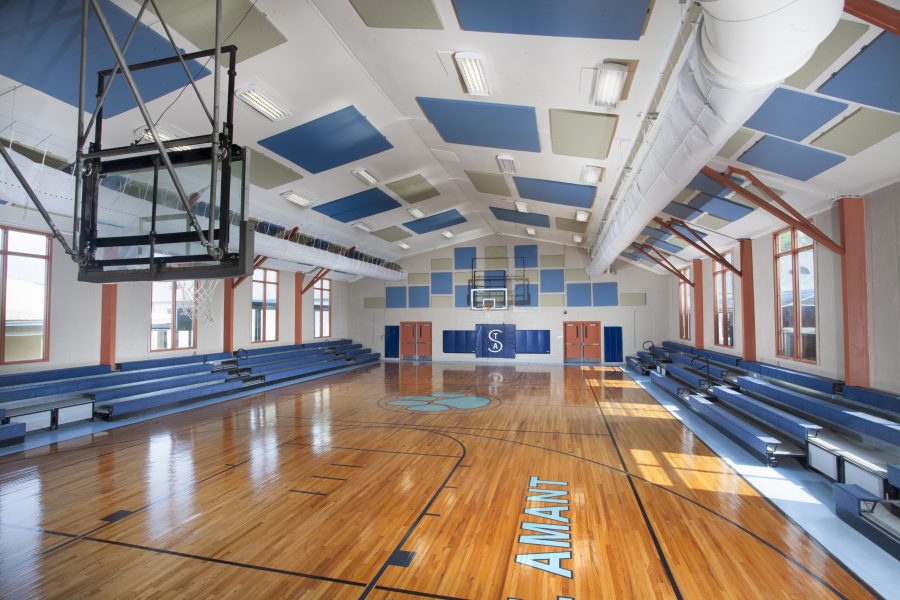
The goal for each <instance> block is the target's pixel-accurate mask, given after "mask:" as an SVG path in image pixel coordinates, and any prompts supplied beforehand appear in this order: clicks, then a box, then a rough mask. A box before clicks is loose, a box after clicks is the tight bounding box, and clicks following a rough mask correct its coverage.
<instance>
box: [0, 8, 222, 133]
mask: <svg viewBox="0 0 900 600" xmlns="http://www.w3.org/2000/svg"><path fill="white" fill-rule="evenodd" d="M100 8H101V9H102V10H103V13H104V15H105V16H106V19H107V21H108V22H109V26H110V29H112V31H113V34H114V35H115V36H116V37H117V39H118V41H119V43H120V44H121V43H122V41H123V40H124V39H125V37H126V36H127V35H128V31H129V30H130V29H131V25H132V24H133V23H134V17H133V16H131V15H130V14H128V13H127V12H126V11H124V10H122V9H121V8H119V7H118V6H116V5H115V4H113V3H112V2H110V0H100ZM90 15H91V16H90V20H89V22H88V37H87V46H88V52H87V59H88V64H87V74H88V90H93V89H94V88H95V87H96V81H97V71H100V70H103V69H109V68H112V67H113V66H114V65H115V64H116V59H115V56H114V55H113V53H112V50H111V49H110V47H109V44H108V43H107V41H106V36H105V35H104V34H103V30H102V29H101V28H100V25H99V22H98V21H97V18H96V16H95V15H94V12H93V11H91V13H90ZM0 23H2V35H0V73H2V74H3V75H5V76H6V77H9V78H10V79H14V80H16V81H18V82H20V83H23V84H25V85H28V86H30V87H33V88H35V89H38V90H40V91H42V92H44V93H45V94H47V95H49V96H53V97H54V98H56V99H58V100H61V101H62V102H65V103H67V104H70V105H72V106H78V71H79V65H80V57H81V1H80V0H56V1H55V2H49V1H45V2H21V1H19V2H0ZM171 55H172V46H171V45H170V44H169V42H168V40H166V39H165V38H164V37H162V36H161V35H159V34H157V33H156V32H155V31H153V30H152V29H150V28H149V27H147V26H145V25H139V26H138V28H137V30H136V32H135V34H134V38H133V39H132V41H131V44H130V45H129V47H128V52H127V54H126V59H127V60H128V62H129V63H139V62H145V61H149V60H153V59H157V58H164V57H167V56H171ZM187 65H188V68H189V69H190V71H191V74H192V75H193V76H194V78H195V79H200V78H203V77H206V76H207V75H209V70H207V69H204V68H203V66H202V65H201V64H200V63H199V62H197V61H193V60H192V61H188V62H187ZM133 75H134V78H135V81H137V84H138V89H139V90H140V92H141V97H142V98H143V100H144V101H145V102H149V101H151V100H155V99H156V98H159V97H160V96H164V95H165V94H168V93H169V92H172V91H174V90H177V89H180V88H182V87H183V86H185V85H187V84H188V79H187V77H186V76H185V74H184V71H183V70H182V68H181V65H179V64H171V65H166V66H164V67H155V68H152V69H146V70H142V71H135V72H134V73H133ZM86 96H87V103H86V108H88V109H89V110H93V107H94V105H95V100H94V99H93V97H92V93H91V92H90V91H89V92H88V93H87V94H86ZM136 106H137V104H136V103H135V101H134V96H132V95H131V91H130V90H129V89H128V86H127V85H126V83H125V81H124V80H123V78H122V77H121V76H120V77H117V78H116V80H115V81H114V82H113V85H112V87H111V88H110V91H109V95H108V96H107V98H106V101H105V102H104V105H103V116H104V117H107V118H109V117H113V116H115V115H118V114H121V113H123V112H125V111H127V110H130V109H132V108H135V107H136ZM137 118H138V121H140V117H139V116H138V117H137Z"/></svg>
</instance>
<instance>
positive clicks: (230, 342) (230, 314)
mask: <svg viewBox="0 0 900 600" xmlns="http://www.w3.org/2000/svg"><path fill="white" fill-rule="evenodd" d="M223 285H224V288H225V310H224V311H223V312H222V327H223V330H222V352H234V279H232V278H231V277H228V278H226V279H225V281H224V282H223Z"/></svg>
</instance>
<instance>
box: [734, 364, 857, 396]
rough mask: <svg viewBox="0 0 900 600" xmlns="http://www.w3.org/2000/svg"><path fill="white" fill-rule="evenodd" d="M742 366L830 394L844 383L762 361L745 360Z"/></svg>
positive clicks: (838, 389)
mask: <svg viewBox="0 0 900 600" xmlns="http://www.w3.org/2000/svg"><path fill="white" fill-rule="evenodd" d="M741 368H742V369H745V370H747V371H752V372H754V373H758V374H759V375H762V376H763V377H768V378H770V379H777V380H779V381H786V382H787V383H790V384H793V385H796V386H799V387H805V388H807V389H810V390H815V391H817V392H821V393H823V394H828V395H829V396H830V395H831V394H834V393H836V392H839V391H840V389H841V387H842V386H843V385H844V382H843V381H838V380H837V379H830V378H828V377H822V376H820V375H813V374H812V373H804V372H802V371H795V370H793V369H785V368H784V367H776V366H774V365H767V364H766V363H760V362H747V361H744V362H742V363H741Z"/></svg>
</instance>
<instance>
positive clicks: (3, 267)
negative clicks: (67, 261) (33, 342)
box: [0, 225, 53, 365]
mask: <svg viewBox="0 0 900 600" xmlns="http://www.w3.org/2000/svg"><path fill="white" fill-rule="evenodd" d="M10 231H18V232H20V233H27V234H29V235H41V236H43V237H45V238H47V254H45V255H41V254H28V253H27V252H11V251H10V250H9V232H10ZM0 236H2V245H0V365H24V364H28V363H39V362H48V361H49V360H50V297H51V294H50V286H51V282H52V280H53V277H52V272H51V271H52V268H53V238H52V237H51V236H50V234H48V233H44V232H43V231H32V230H30V229H22V228H19V227H9V226H7V225H0ZM10 255H12V256H21V257H25V258H42V259H44V260H45V261H47V267H46V269H44V343H43V353H42V356H41V358H30V359H27V360H12V361H7V360H6V287H7V284H6V278H7V275H8V273H9V270H8V269H7V263H8V260H7V259H8V258H9V256H10Z"/></svg>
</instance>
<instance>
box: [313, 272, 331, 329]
mask: <svg viewBox="0 0 900 600" xmlns="http://www.w3.org/2000/svg"><path fill="white" fill-rule="evenodd" d="M325 281H327V282H328V289H326V288H325V284H324V283H323V282H325ZM317 291H318V292H319V293H320V294H322V296H321V298H323V299H324V294H325V293H326V292H328V335H315V332H316V323H315V322H313V339H317V340H324V339H328V338H330V337H331V331H332V315H331V313H332V312H333V311H332V310H331V292H332V291H334V287H333V285H332V281H331V280H330V279H328V278H326V277H323V278H321V279H319V280H318V281H317V282H316V283H315V285H314V286H313V319H314V320H315V319H318V324H319V331H323V329H324V328H323V327H322V325H324V324H325V323H324V319H323V316H324V315H323V313H324V312H325V311H324V310H321V309H320V310H319V311H318V315H316V292H317ZM321 306H325V304H324V302H323V303H322V304H321Z"/></svg>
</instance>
